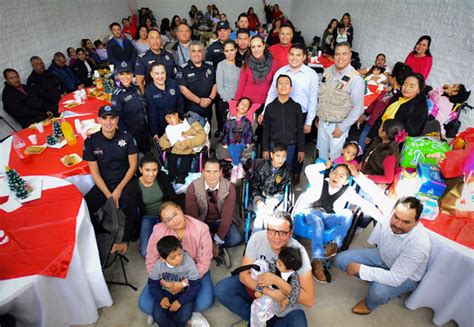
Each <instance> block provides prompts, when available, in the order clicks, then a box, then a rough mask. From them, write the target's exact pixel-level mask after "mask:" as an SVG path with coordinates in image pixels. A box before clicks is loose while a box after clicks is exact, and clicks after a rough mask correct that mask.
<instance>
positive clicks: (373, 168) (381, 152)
mask: <svg viewBox="0 0 474 327" xmlns="http://www.w3.org/2000/svg"><path fill="white" fill-rule="evenodd" d="M407 135H408V134H407V133H405V130H404V127H403V124H402V123H401V122H399V121H398V120H396V119H387V120H385V122H384V123H383V125H382V126H381V127H380V128H379V137H378V138H377V139H375V140H374V142H373V143H372V145H371V146H370V147H369V149H368V150H367V153H366V154H365V156H364V158H363V160H362V162H361V164H360V171H361V172H363V173H364V174H365V175H367V177H368V178H370V179H371V180H372V181H373V182H374V183H376V184H379V185H380V186H381V187H383V188H385V187H386V186H388V185H389V184H392V182H393V179H394V177H395V169H396V168H397V164H398V159H399V156H400V152H399V144H400V143H402V142H404V141H405V138H406V136H407Z"/></svg>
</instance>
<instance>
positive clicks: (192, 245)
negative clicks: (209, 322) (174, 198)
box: [138, 201, 214, 315]
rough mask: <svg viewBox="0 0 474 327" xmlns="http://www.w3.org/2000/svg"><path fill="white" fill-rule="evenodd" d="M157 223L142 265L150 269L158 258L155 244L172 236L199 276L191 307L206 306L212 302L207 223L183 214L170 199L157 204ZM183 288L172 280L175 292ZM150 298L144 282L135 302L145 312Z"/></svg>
mask: <svg viewBox="0 0 474 327" xmlns="http://www.w3.org/2000/svg"><path fill="white" fill-rule="evenodd" d="M160 217H161V221H162V222H161V223H159V224H156V225H155V227H154V228H153V233H152V234H151V236H150V240H149V241H148V247H147V251H146V269H147V271H148V272H149V271H151V269H152V268H153V265H154V264H155V262H156V261H158V260H159V259H160V255H159V254H158V250H157V248H156V244H157V243H158V241H159V240H160V239H161V238H162V237H164V236H168V235H173V236H176V237H177V238H178V239H179V240H180V241H181V243H182V244H183V248H184V250H185V251H186V252H188V254H189V255H190V256H191V257H192V258H193V259H194V261H195V262H196V266H197V269H198V271H199V274H200V276H201V289H200V290H199V293H198V295H197V297H196V300H195V302H194V311H195V312H200V311H203V310H206V309H208V308H210V307H211V306H212V304H213V303H214V286H213V285H212V281H211V273H210V271H209V269H210V266H211V259H212V239H211V234H210V233H209V227H208V226H207V225H206V224H205V223H203V222H201V221H200V220H198V219H195V218H193V217H191V216H187V215H185V214H184V213H183V210H181V208H180V207H179V205H177V204H175V203H174V202H170V201H167V202H164V203H163V204H162V205H161V207H160ZM183 288H184V285H183V283H182V282H175V283H173V286H172V288H171V290H172V291H175V292H179V291H181V290H182V289H183ZM153 304H154V303H153V298H152V296H151V294H150V291H149V290H148V286H145V288H144V289H143V291H142V294H141V295H140V298H139V299H138V306H139V307H140V309H141V310H142V311H143V312H145V313H146V314H148V315H151V313H152V311H153Z"/></svg>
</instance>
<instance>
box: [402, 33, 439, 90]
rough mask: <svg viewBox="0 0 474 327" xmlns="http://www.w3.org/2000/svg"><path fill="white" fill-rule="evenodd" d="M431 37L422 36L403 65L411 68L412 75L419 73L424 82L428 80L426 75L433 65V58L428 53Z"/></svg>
mask: <svg viewBox="0 0 474 327" xmlns="http://www.w3.org/2000/svg"><path fill="white" fill-rule="evenodd" d="M430 45H431V37H430V36H428V35H423V36H422V37H420V38H419V39H418V41H417V42H416V45H415V47H414V48H413V51H412V52H410V53H409V54H408V56H407V58H406V59H405V64H407V65H408V66H410V67H411V69H412V70H413V72H414V73H420V74H421V75H423V78H424V79H425V81H426V80H427V79H428V75H429V74H430V71H431V66H432V65H433V57H432V56H431V53H430Z"/></svg>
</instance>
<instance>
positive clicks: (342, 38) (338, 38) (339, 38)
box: [336, 23, 348, 43]
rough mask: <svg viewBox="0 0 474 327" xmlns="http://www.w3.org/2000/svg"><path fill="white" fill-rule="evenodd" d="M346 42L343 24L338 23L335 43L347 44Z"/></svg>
mask: <svg viewBox="0 0 474 327" xmlns="http://www.w3.org/2000/svg"><path fill="white" fill-rule="evenodd" d="M347 40H348V38H347V33H346V26H345V25H344V23H339V24H338V25H337V35H336V43H342V42H347Z"/></svg>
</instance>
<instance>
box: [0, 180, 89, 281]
mask: <svg viewBox="0 0 474 327" xmlns="http://www.w3.org/2000/svg"><path fill="white" fill-rule="evenodd" d="M81 202H82V195H81V193H80V192H79V191H78V190H77V188H76V187H75V186H74V185H68V186H63V187H58V188H53V189H48V190H43V192H42V196H41V198H40V199H38V200H34V201H31V202H27V203H25V204H23V206H22V207H21V208H19V209H17V210H16V211H14V212H11V213H9V214H2V217H1V229H3V230H4V231H5V233H6V235H8V237H9V239H10V241H9V242H8V243H6V244H4V245H2V246H0V267H1V269H0V280H1V279H10V278H18V277H24V276H30V275H37V274H40V275H45V276H54V277H60V278H66V276H67V273H68V269H69V264H70V262H71V259H72V253H73V250H74V245H75V242H76V218H77V214H78V211H79V208H80V206H81ZM58 208H61V210H58Z"/></svg>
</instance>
